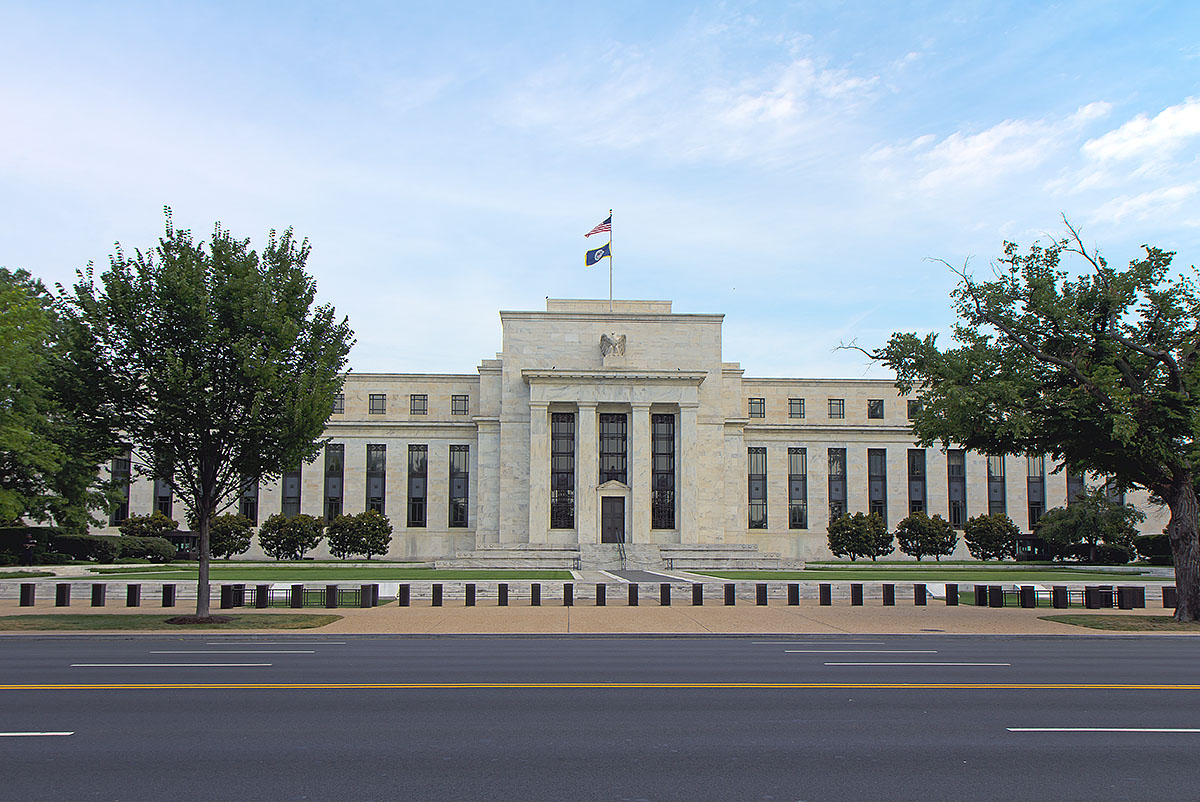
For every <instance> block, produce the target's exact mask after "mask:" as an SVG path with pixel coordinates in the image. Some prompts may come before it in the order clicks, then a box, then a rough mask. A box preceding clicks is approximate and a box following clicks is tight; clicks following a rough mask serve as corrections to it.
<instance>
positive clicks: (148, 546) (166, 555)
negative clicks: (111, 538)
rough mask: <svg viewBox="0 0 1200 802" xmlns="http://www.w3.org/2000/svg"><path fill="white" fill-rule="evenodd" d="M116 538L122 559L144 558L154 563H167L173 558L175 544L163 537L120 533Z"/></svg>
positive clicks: (175, 550) (175, 551)
mask: <svg viewBox="0 0 1200 802" xmlns="http://www.w3.org/2000/svg"><path fill="white" fill-rule="evenodd" d="M116 540H117V548H118V552H117V554H118V556H119V557H121V558H122V559H145V560H150V561H151V562H156V563H169V562H170V561H171V560H173V559H175V555H176V553H177V549H176V548H175V544H174V543H172V542H171V541H169V540H167V539H166V538H165V537H137V536H129V535H121V536H120V537H119V538H117V539H116Z"/></svg>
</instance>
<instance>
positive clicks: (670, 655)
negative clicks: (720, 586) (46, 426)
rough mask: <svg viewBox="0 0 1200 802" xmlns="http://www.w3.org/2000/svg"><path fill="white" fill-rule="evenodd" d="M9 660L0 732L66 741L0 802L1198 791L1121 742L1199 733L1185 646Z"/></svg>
mask: <svg viewBox="0 0 1200 802" xmlns="http://www.w3.org/2000/svg"><path fill="white" fill-rule="evenodd" d="M0 655H2V657H0V668H2V669H3V670H2V671H0V731H2V732H5V733H18V732H70V733H73V734H71V735H44V736H6V737H0V767H2V768H3V772H2V775H3V779H2V780H0V798H3V799H22V800H24V799H134V800H137V799H171V800H190V799H355V798H359V799H393V798H403V799H421V800H423V799H455V800H467V799H513V800H562V799H616V800H626V799H628V800H685V799H686V800H698V799H730V800H739V799H747V800H749V799H765V800H823V799H979V798H984V799H1018V798H1028V796H1029V795H1033V794H1037V795H1038V796H1045V797H1047V798H1051V799H1088V798H1096V797H1097V796H1099V795H1104V796H1105V797H1108V798H1120V799H1152V798H1164V797H1171V798H1195V797H1196V796H1197V790H1196V787H1197V783H1198V780H1197V778H1198V777H1200V774H1198V773H1197V770H1196V763H1195V760H1196V758H1195V755H1196V752H1197V749H1200V731H1193V732H1147V731H1136V732H1133V731H1128V730H1150V729H1155V730H1160V729H1177V730H1200V670H1198V669H1197V666H1198V665H1200V639H1194V638H1189V637H1184V638H1179V637H1176V638H1167V637H1160V638H1147V637H1140V638H1114V637H1108V638H1104V637H1096V638H1083V637H1072V638H1032V637H1024V638H976V637H961V636H960V637H944V636H942V637H938V636H919V637H912V636H908V637H888V636H882V637H880V636H872V637H869V638H864V637H860V636H855V637H853V638H850V637H841V638H830V637H794V638H772V639H770V640H767V639H751V638H719V639H718V638H694V639H693V638H674V639H656V638H644V639H608V638H602V639H583V638H546V639H540V638H501V637H496V638H437V639H434V638H430V639H421V638H366V637H364V638H356V637H345V638H338V639H334V638H329V637H314V636H312V635H308V636H294V637H288V636H271V637H259V638H247V637H244V636H242V637H234V636H223V637H212V636H199V637H172V638H159V637H146V636H142V637H136V638H119V637H109V638H103V637H86V638H52V639H51V638H47V639H34V638H15V637H7V638H4V639H2V640H0ZM197 663H198V664H202V665H199V666H197V665H193V664H197ZM562 684H567V685H568V687H561V686H562ZM105 685H106V686H125V687H108V688H100V687H97V686H105ZM154 685H168V686H170V687H147V686H154ZM354 685H360V686H361V685H374V686H375V687H352V686H354ZM556 685H557V686H559V687H556ZM867 685H875V686H876V687H863V686H867ZM1044 685H1059V686H1062V685H1066V686H1069V687H1052V688H1047V687H1038V686H1044ZM14 686H35V687H29V688H25V689H16V688H15V687H14ZM62 686H68V687H67V688H64V687H62ZM214 686H225V687H214ZM268 686H270V687H268ZM301 686H303V687H301ZM347 686H351V687H347ZM906 686H907V687H906ZM1087 686H1094V687H1087ZM1099 686H1102V687H1099ZM1171 686H1174V687H1171ZM1181 686H1182V687H1181ZM68 688H69V689H68ZM1031 728H1039V729H1042V728H1050V729H1055V730H1061V729H1063V728H1068V729H1074V730H1078V729H1079V728H1087V729H1088V731H1029V730H1030V729H1031ZM1117 730H1120V731H1117Z"/></svg>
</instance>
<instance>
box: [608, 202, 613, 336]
mask: <svg viewBox="0 0 1200 802" xmlns="http://www.w3.org/2000/svg"><path fill="white" fill-rule="evenodd" d="M608 312H609V314H612V209H609V210H608Z"/></svg>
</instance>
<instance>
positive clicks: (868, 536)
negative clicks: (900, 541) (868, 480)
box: [828, 512, 894, 562]
mask: <svg viewBox="0 0 1200 802" xmlns="http://www.w3.org/2000/svg"><path fill="white" fill-rule="evenodd" d="M828 533H829V550H830V551H831V552H833V554H834V556H835V557H849V558H850V561H851V562H854V561H855V560H857V559H858V558H859V557H870V558H871V560H872V561H873V560H875V559H877V558H879V557H883V556H884V555H887V554H891V553H892V551H893V549H894V546H893V545H892V533H891V532H889V531H888V530H887V527H886V526H884V525H883V519H882V518H880V517H879V516H878V515H874V514H872V515H863V514H862V513H861V512H856V513H854V514H853V515H843V516H842V517H841V518H838V519H837V520H835V521H831V522H830V523H829V529H828Z"/></svg>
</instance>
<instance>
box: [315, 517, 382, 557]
mask: <svg viewBox="0 0 1200 802" xmlns="http://www.w3.org/2000/svg"><path fill="white" fill-rule="evenodd" d="M325 536H326V537H327V538H328V539H329V553H330V554H332V555H333V556H334V557H338V558H340V559H345V558H346V557H349V556H351V555H353V554H362V555H364V556H366V558H367V559H368V560H369V559H371V555H373V554H386V553H387V550H388V546H389V545H390V544H391V542H392V524H391V521H389V520H388V518H387V516H386V515H383V514H381V513H378V512H376V511H375V510H367V511H366V512H360V513H359V514H358V515H339V516H338V517H336V518H334V519H333V520H332V521H330V522H329V523H328V524H327V525H326V527H325Z"/></svg>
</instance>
